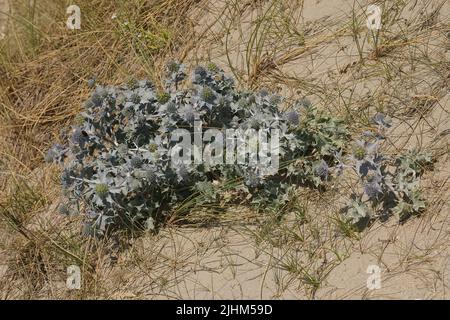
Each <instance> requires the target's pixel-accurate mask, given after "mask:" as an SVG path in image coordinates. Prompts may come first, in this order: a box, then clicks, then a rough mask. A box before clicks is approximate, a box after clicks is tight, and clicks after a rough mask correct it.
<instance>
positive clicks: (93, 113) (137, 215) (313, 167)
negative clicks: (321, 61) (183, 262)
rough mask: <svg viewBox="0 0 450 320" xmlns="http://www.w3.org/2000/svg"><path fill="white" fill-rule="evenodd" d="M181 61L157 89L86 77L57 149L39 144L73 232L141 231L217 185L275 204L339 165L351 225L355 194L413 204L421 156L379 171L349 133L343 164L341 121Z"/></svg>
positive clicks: (368, 149) (375, 159)
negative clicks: (74, 219)
mask: <svg viewBox="0 0 450 320" xmlns="http://www.w3.org/2000/svg"><path fill="white" fill-rule="evenodd" d="M186 69H187V68H186V67H185V66H183V65H181V64H179V63H178V62H176V61H171V62H169V63H168V64H167V68H166V76H167V79H166V81H165V82H164V84H165V86H164V89H160V88H159V89H158V88H157V87H156V86H155V85H153V84H152V83H151V82H150V81H147V80H141V81H137V80H134V79H131V80H130V81H128V82H127V84H125V85H122V86H100V85H96V87H95V89H94V90H93V92H92V95H91V97H90V98H89V99H88V100H87V101H86V103H85V106H84V111H83V112H81V113H80V114H79V115H78V116H77V117H76V119H75V121H74V125H73V127H72V128H71V133H70V135H69V137H68V139H67V143H66V145H55V146H53V147H52V148H51V149H50V150H49V151H48V154H47V156H46V159H47V160H50V161H56V162H58V163H60V164H61V165H62V174H61V185H62V188H63V193H64V196H65V201H64V203H62V204H61V208H60V209H61V210H60V211H61V212H62V213H63V214H83V215H84V217H85V225H84V228H83V233H84V234H86V235H93V236H102V235H105V234H107V233H110V232H114V231H122V230H125V231H131V232H133V231H136V230H139V231H142V230H145V229H147V230H153V229H155V228H156V227H157V226H158V225H159V224H161V223H162V222H164V221H165V220H166V219H167V218H169V215H170V214H171V213H173V212H178V213H179V212H182V211H183V210H188V209H189V204H190V203H194V204H195V205H198V204H200V205H201V204H202V203H219V202H220V203H223V201H225V200H224V199H225V198H226V196H225V195H226V194H227V193H233V195H234V196H233V197H232V198H233V200H234V201H241V202H247V203H249V204H251V205H253V206H255V207H256V208H258V209H261V210H264V209H265V208H267V206H269V205H270V206H274V207H277V206H279V205H282V204H283V203H285V202H287V201H289V199H290V198H289V196H288V195H289V194H292V190H293V189H295V188H296V187H298V186H308V187H313V188H319V189H320V188H323V187H324V186H326V185H327V182H328V181H329V180H330V179H333V177H334V176H336V175H337V176H339V174H340V173H341V172H342V170H343V169H344V168H348V167H354V168H355V170H357V172H358V173H359V175H360V178H361V182H362V183H364V190H365V191H364V193H365V194H366V195H367V197H365V198H367V199H365V198H364V199H363V197H361V196H360V197H355V200H354V202H353V209H351V208H349V209H348V210H347V213H348V216H349V217H351V218H352V221H354V222H355V223H357V222H358V221H359V220H360V217H365V216H368V217H369V218H370V217H373V216H372V215H370V214H368V211H367V210H366V207H370V205H368V204H367V202H369V203H370V201H372V202H374V203H375V200H376V201H378V202H380V201H381V202H383V201H387V200H385V198H386V197H385V196H383V194H392V195H393V196H395V199H397V200H396V203H395V208H393V210H394V209H395V210H396V211H399V212H401V215H403V216H404V215H405V214H407V213H408V212H414V211H420V210H421V208H422V207H423V204H424V202H423V201H422V198H421V197H420V194H418V193H417V181H418V178H419V176H420V174H421V172H420V170H419V167H420V166H419V167H417V161H420V162H426V161H427V158H421V157H420V156H417V155H415V156H414V157H415V158H414V159H413V158H411V157H413V156H411V155H405V156H404V157H403V158H399V159H398V162H396V164H395V165H394V166H395V168H396V169H395V170H396V171H395V172H394V173H392V174H391V175H389V176H388V175H387V173H386V169H385V168H384V166H385V161H386V160H385V159H384V158H383V157H382V156H381V154H379V152H378V148H377V146H378V142H377V141H375V142H367V141H365V140H364V141H363V140H361V141H357V142H355V148H354V150H353V155H352V156H351V157H350V159H349V160H348V161H347V162H350V163H344V162H345V161H344V160H343V159H344V158H345V153H346V146H347V145H348V143H349V141H350V139H351V137H350V136H349V134H348V130H347V128H346V126H345V125H344V123H343V122H342V121H341V120H339V119H337V118H335V117H333V116H330V115H327V114H325V113H324V112H321V111H319V110H318V109H316V108H315V107H314V106H313V105H312V104H311V102H310V101H309V100H307V99H305V98H302V99H300V100H298V101H297V102H296V103H294V104H293V105H292V106H289V108H288V109H287V111H285V112H283V111H281V106H282V104H283V103H284V102H283V98H282V97H280V96H279V95H276V94H271V93H270V92H268V91H267V90H261V91H246V90H238V89H237V88H236V87H235V84H234V80H233V79H232V78H231V77H229V76H227V75H226V74H225V73H224V72H223V71H222V70H221V69H220V68H219V67H218V66H216V65H215V64H209V65H207V66H206V67H204V66H198V67H195V68H194V69H193V71H192V76H191V77H190V81H188V78H189V77H188V76H187V74H186V73H185V72H186ZM89 85H90V86H93V85H95V82H93V83H89ZM377 121H378V122H377V124H378V125H379V126H385V125H386V124H387V122H386V119H385V118H384V117H382V116H379V117H377ZM242 132H244V133H245V134H243V135H241V133H242ZM255 137H258V138H257V139H255ZM274 141H275V142H276V143H274ZM199 143H200V144H199ZM268 146H270V147H268ZM262 151H265V153H264V152H262ZM212 160H214V161H212ZM268 168H270V170H268ZM274 169H275V170H274ZM336 173H337V174H336Z"/></svg>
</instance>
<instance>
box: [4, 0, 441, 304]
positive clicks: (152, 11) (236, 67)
mask: <svg viewBox="0 0 450 320" xmlns="http://www.w3.org/2000/svg"><path fill="white" fill-rule="evenodd" d="M68 2H69V1H62V0H58V1H50V0H48V1H47V0H46V1H32V0H18V1H14V5H13V6H12V11H11V13H10V17H9V18H10V19H9V21H10V23H9V26H8V27H9V30H8V36H7V37H6V38H5V39H4V40H3V41H2V40H0V75H1V77H0V154H1V156H0V234H1V237H2V238H1V241H0V243H1V244H0V261H1V262H0V293H1V295H0V296H1V297H2V298H4V299H14V298H27V299H28V298H30V299H31V298H63V299H86V298H107V299H114V298H115V299H117V298H130V299H135V298H149V299H153V298H174V299H175V298H206V297H209V298H211V297H214V298H224V297H225V298H226V297H228V298H230V297H231V298H261V297H263V298H264V297H265V298H299V297H300V298H329V297H331V298H386V297H388V298H389V297H404V298H416V297H417V298H448V293H447V292H448V290H447V289H448V288H447V286H448V281H449V280H450V279H449V276H448V275H447V274H448V273H449V272H450V270H448V265H449V263H448V261H449V257H450V255H449V254H450V252H449V251H448V243H449V241H450V228H449V227H450V226H449V224H448V213H449V205H448V204H449V200H450V198H449V196H450V194H449V193H448V190H449V178H450V174H449V171H448V167H449V166H448V164H449V150H450V149H449V140H448V139H449V133H450V131H449V130H450V129H449V127H448V123H449V120H450V119H449V111H450V96H449V91H450V90H449V87H450V24H449V22H448V21H449V14H450V8H449V5H448V3H446V1H439V0H436V1H432V0H422V1H401V0H396V1H377V3H378V4H379V5H381V6H382V8H383V12H384V15H383V28H382V30H381V31H380V32H377V33H374V34H373V33H371V32H368V30H367V28H366V27H365V13H364V9H365V8H366V7H367V4H368V2H367V1H350V0H349V1H344V0H343V1H336V5H337V6H338V7H339V9H340V11H338V10H336V8H335V7H333V6H332V5H330V3H331V2H332V1H330V3H327V1H319V2H316V1H309V0H296V1H284V0H265V1H264V0H262V1H254V0H253V1H236V0H220V1H214V0H212V1H206V0H205V1H194V0H183V1H177V0H155V1H144V0H132V1H125V0H123V1H115V2H113V1H107V0H95V1H92V0H89V1H88V0H80V1H77V4H78V5H79V6H80V7H81V11H82V30H78V31H73V32H72V31H69V30H67V29H66V27H65V20H66V16H65V15H64V13H65V8H66V6H67V5H68ZM113 14H115V15H116V16H117V18H116V19H111V17H112V15H113ZM168 57H176V58H178V59H180V60H183V61H184V62H186V63H188V64H196V63H199V62H205V61H214V62H215V63H217V64H219V65H220V66H221V67H222V68H224V69H225V70H226V71H228V72H231V73H233V74H234V75H235V77H236V78H237V79H238V81H239V85H240V86H242V87H246V88H260V87H268V88H271V89H273V90H275V91H279V92H281V93H283V94H284V95H285V96H287V97H288V98H289V99H290V98H296V97H299V96H308V97H309V98H311V100H312V101H313V102H314V103H315V104H316V105H318V106H319V107H321V108H323V109H325V110H327V111H328V112H330V113H333V114H335V115H339V116H341V117H343V118H344V119H346V121H347V123H348V125H349V126H350V128H351V130H352V132H354V133H355V134H358V133H360V132H361V131H364V130H366V129H367V128H368V124H369V120H368V119H370V116H371V115H373V114H374V113H375V112H377V111H383V112H385V113H387V114H389V115H390V116H391V117H392V118H393V119H394V126H393V128H392V129H391V131H390V132H389V135H388V136H389V139H388V141H387V142H386V143H385V145H384V146H383V148H384V150H385V151H386V152H388V153H392V154H395V153H398V152H400V151H402V150H405V149H408V148H413V147H414V148H417V149H419V150H422V151H430V152H432V154H433V156H434V159H435V160H436V166H435V169H434V171H432V172H429V173H427V175H426V179H425V181H424V183H423V185H422V188H423V190H424V192H425V193H426V195H427V201H428V203H429V204H430V206H429V209H428V210H427V212H426V213H425V214H423V215H422V216H421V217H419V218H415V219H413V220H411V221H408V222H407V223H406V224H404V225H399V224H398V222H397V220H396V218H395V217H392V218H391V219H390V220H389V221H387V222H377V223H375V224H374V225H373V226H371V228H369V229H368V230H366V231H364V232H363V233H355V232H354V230H352V229H351V228H350V227H349V226H348V225H346V224H345V223H343V222H342V220H341V219H340V216H339V208H340V207H342V203H343V201H344V199H343V197H342V194H343V193H344V192H345V190H351V189H352V188H354V183H353V182H352V180H351V179H348V180H344V181H342V182H340V183H336V184H330V185H329V186H328V188H327V191H326V192H325V193H319V192H315V191H311V190H299V191H298V193H297V194H295V195H293V196H292V200H291V201H290V203H289V205H288V206H286V207H283V208H276V209H274V210H272V211H268V212H266V214H264V215H261V214H258V213H255V212H252V211H250V210H248V209H243V208H241V207H236V206H225V207H219V208H212V207H209V208H208V207H207V208H196V210H195V211H192V212H190V214H189V215H188V216H185V217H184V218H183V219H180V218H178V216H175V217H176V218H174V219H173V220H172V221H171V224H170V225H169V226H167V228H165V229H164V230H161V232H160V233H159V234H157V235H146V236H143V237H141V238H138V239H132V240H131V241H123V242H122V241H112V240H110V241H104V242H99V241H96V240H93V239H85V238H82V237H81V236H80V232H79V231H80V225H81V221H80V219H79V218H77V217H70V218H64V217H60V216H59V215H58V213H57V212H56V211H57V206H58V201H59V198H60V189H59V186H58V169H57V168H56V167H54V166H50V165H48V164H44V163H43V161H42V159H43V154H44V152H45V151H46V150H47V148H48V147H49V146H50V144H51V143H54V142H55V141H58V139H61V136H62V135H61V130H64V129H67V128H69V127H70V125H71V122H72V120H73V117H74V115H75V114H77V113H78V112H79V111H80V110H81V109H82V104H83V101H84V100H85V99H86V97H87V95H88V94H89V89H88V88H87V86H86V81H87V79H90V78H91V77H94V76H95V77H96V78H97V81H98V82H100V83H108V84H117V83H123V82H126V81H127V79H129V78H130V77H133V78H152V79H153V80H155V81H156V82H158V81H159V80H160V78H161V76H160V74H161V66H162V65H163V63H164V61H165V60H167V58H168ZM289 99H288V101H289ZM211 225H214V227H211ZM206 226H208V227H206ZM370 263H375V264H379V265H381V266H382V268H383V270H385V277H384V280H383V281H384V283H385V286H384V287H383V289H382V290H379V291H367V288H366V287H365V279H366V277H367V275H366V274H365V269H364V268H366V267H367V264H370ZM71 264H75V265H79V266H80V267H81V269H82V274H83V283H82V289H81V290H74V291H70V290H67V288H66V286H65V281H66V278H67V275H66V268H67V266H68V265H71ZM360 265H361V266H362V267H361V268H362V269H361V270H359V269H357V268H358V266H360ZM355 268H356V269H355ZM340 277H341V278H340ZM358 277H360V278H361V279H360V278H358ZM410 277H411V278H412V279H413V280H414V279H416V281H413V280H410ZM352 279H356V280H352ZM417 279H422V280H423V281H422V280H421V281H422V282H421V283H420V284H418V285H417V286H418V287H414V288H406V289H405V286H404V283H414V284H416V283H417ZM419 282H420V281H419ZM246 288H247V289H246ZM418 288H419V289H418ZM402 290H403V291H402ZM405 290H406V291H405ZM408 290H409V291H408ZM446 290H447V291H446Z"/></svg>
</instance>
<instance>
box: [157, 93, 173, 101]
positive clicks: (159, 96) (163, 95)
mask: <svg viewBox="0 0 450 320" xmlns="http://www.w3.org/2000/svg"><path fill="white" fill-rule="evenodd" d="M156 99H157V100H158V102H159V103H160V104H165V103H167V102H169V100H170V93H168V92H165V91H160V92H158V93H157V94H156Z"/></svg>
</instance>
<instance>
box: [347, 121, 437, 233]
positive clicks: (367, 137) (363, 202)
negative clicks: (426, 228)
mask: <svg viewBox="0 0 450 320" xmlns="http://www.w3.org/2000/svg"><path fill="white" fill-rule="evenodd" d="M373 121H374V123H375V124H377V125H378V130H377V132H365V133H364V134H363V136H362V137H361V139H359V140H356V141H354V143H353V147H352V154H351V155H350V156H349V163H348V164H347V165H346V167H349V168H352V169H353V170H354V171H355V172H356V174H357V176H358V178H359V181H360V183H361V186H362V188H361V192H359V193H356V192H355V193H353V194H352V195H351V200H350V202H349V205H348V206H347V207H346V208H344V210H343V211H344V216H345V218H346V219H347V221H349V222H350V223H351V224H353V225H355V226H357V227H358V228H364V227H365V226H366V225H367V224H368V223H369V222H370V221H372V220H373V219H374V218H378V217H381V218H383V217H388V216H390V215H391V214H396V215H397V216H398V219H399V221H404V220H406V219H407V218H408V217H410V216H412V215H417V214H420V213H421V212H422V211H423V210H424V209H425V208H426V202H425V200H424V198H423V196H422V194H421V192H420V186H419V179H420V177H421V176H422V174H423V173H424V171H425V169H426V168H429V167H430V166H431V165H432V164H433V160H432V157H431V155H430V154H428V153H419V152H418V151H415V150H413V151H409V152H407V153H405V154H401V155H400V156H397V157H392V156H387V155H384V154H382V153H381V152H380V144H381V143H382V141H383V140H384V139H385V137H384V132H385V130H386V129H387V128H388V127H389V126H390V124H389V123H388V122H386V119H385V116H384V115H380V114H376V115H375V116H374V118H373ZM344 166H345V165H344Z"/></svg>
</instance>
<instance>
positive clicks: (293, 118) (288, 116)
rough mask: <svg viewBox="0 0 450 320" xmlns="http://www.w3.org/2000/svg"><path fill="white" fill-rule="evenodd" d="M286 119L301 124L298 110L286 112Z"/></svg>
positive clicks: (291, 122)
mask: <svg viewBox="0 0 450 320" xmlns="http://www.w3.org/2000/svg"><path fill="white" fill-rule="evenodd" d="M286 119H287V121H288V122H289V123H290V124H293V125H298V124H299V116H298V113H297V112H296V111H289V112H288V113H286Z"/></svg>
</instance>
